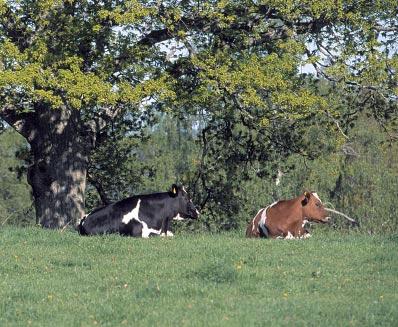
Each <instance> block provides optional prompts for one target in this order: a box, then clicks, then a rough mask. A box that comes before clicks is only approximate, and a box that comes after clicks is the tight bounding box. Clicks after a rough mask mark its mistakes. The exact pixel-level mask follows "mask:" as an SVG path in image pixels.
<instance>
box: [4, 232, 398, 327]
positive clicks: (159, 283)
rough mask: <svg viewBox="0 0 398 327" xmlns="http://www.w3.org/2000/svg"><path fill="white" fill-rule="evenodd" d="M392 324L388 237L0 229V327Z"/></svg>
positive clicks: (396, 299)
mask: <svg viewBox="0 0 398 327" xmlns="http://www.w3.org/2000/svg"><path fill="white" fill-rule="evenodd" d="M27 325H32V326H94V325H101V326H115V325H122V326H123V325H126V326H132V325H134V326H185V325H187V326H272V325H275V326H283V325H286V326H291V325H294V326H307V325H309V326H319V325H322V326H349V325H353V326H374V325H385V326H394V325H395V326H397V325H398V238H397V237H394V236H385V237H383V236H377V237H370V236H366V235H356V234H351V235H339V234H337V233H323V232H320V233H318V234H316V235H315V236H314V237H313V238H312V239H309V240H305V241H283V240H252V239H250V240H249V239H245V238H244V237H242V236H240V235H236V234H227V235H214V236H212V235H192V236H185V237H183V236H176V237H175V238H174V239H161V238H152V239H147V240H143V239H132V238H124V237H118V236H107V237H79V236H78V235H77V234H75V233H73V232H65V233H59V232H54V231H45V230H41V229H36V228H33V229H15V228H6V229H1V230H0V326H27Z"/></svg>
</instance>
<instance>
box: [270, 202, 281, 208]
mask: <svg viewBox="0 0 398 327" xmlns="http://www.w3.org/2000/svg"><path fill="white" fill-rule="evenodd" d="M277 203H279V201H275V202H274V203H272V204H271V205H269V206H268V208H272V207H273V206H274V205H275V204H277Z"/></svg>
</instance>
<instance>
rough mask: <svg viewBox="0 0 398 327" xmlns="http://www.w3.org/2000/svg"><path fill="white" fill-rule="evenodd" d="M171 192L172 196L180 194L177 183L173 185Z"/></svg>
mask: <svg viewBox="0 0 398 327" xmlns="http://www.w3.org/2000/svg"><path fill="white" fill-rule="evenodd" d="M171 194H172V196H177V195H178V186H177V185H176V184H173V185H171Z"/></svg>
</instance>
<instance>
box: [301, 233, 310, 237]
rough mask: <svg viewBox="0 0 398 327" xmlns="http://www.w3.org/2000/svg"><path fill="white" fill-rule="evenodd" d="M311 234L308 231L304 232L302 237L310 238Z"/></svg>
mask: <svg viewBox="0 0 398 327" xmlns="http://www.w3.org/2000/svg"><path fill="white" fill-rule="evenodd" d="M311 236H312V235H311V234H310V233H307V234H304V236H303V238H310V237H311Z"/></svg>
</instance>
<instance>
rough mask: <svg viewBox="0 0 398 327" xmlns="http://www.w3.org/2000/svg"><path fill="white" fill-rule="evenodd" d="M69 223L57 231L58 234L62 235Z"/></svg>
mask: <svg viewBox="0 0 398 327" xmlns="http://www.w3.org/2000/svg"><path fill="white" fill-rule="evenodd" d="M70 223H71V222H70V221H69V222H68V223H67V224H66V225H65V226H64V227H62V229H61V230H60V231H59V232H60V233H63V232H64V231H65V229H66V228H67V227H68V226H69V225H70Z"/></svg>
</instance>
